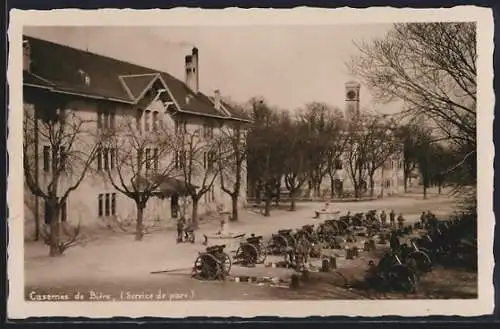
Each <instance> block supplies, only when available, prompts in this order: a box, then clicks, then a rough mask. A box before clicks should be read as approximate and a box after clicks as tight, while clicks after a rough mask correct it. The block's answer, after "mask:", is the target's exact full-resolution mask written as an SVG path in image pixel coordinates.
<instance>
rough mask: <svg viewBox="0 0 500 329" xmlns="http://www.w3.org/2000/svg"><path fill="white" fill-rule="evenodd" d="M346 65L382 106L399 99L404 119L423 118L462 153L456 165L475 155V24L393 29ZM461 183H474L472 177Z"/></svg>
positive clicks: (468, 162)
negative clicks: (409, 116) (410, 117)
mask: <svg viewBox="0 0 500 329" xmlns="http://www.w3.org/2000/svg"><path fill="white" fill-rule="evenodd" d="M358 48H359V50H360V52H361V55H359V56H357V57H355V58H353V59H352V61H351V63H350V64H349V66H350V68H351V69H352V71H353V73H354V74H355V75H357V76H358V77H360V78H362V79H363V80H364V81H365V82H366V84H367V85H368V87H369V88H370V89H371V90H372V91H373V93H374V94H375V96H376V98H377V99H378V100H380V101H384V102H387V101H392V100H394V99H400V100H402V101H404V103H405V105H406V112H405V113H406V114H408V115H411V116H420V115H423V116H424V117H426V118H427V119H428V121H430V122H432V123H433V124H434V125H435V127H436V128H438V129H439V131H440V136H439V137H443V138H446V139H447V140H448V141H449V143H451V144H454V145H456V147H457V150H460V151H462V154H461V158H460V159H459V160H457V164H460V166H452V167H451V168H455V169H459V168H460V167H461V166H472V167H473V166H474V163H475V162H474V160H475V157H476V156H475V154H476V145H477V144H476V88H477V84H476V76H477V70H476V61H477V52H476V24H475V23H472V22H471V23H469V22H467V23H447V22H446V23H405V24H395V25H394V26H393V29H392V30H391V31H390V32H389V33H388V34H387V35H386V36H385V37H384V38H382V39H376V40H373V41H371V42H365V43H362V44H360V45H359V46H358ZM464 172H465V173H467V174H468V175H469V176H467V177H466V178H467V179H463V180H462V182H461V183H464V184H474V183H475V181H476V172H475V171H473V170H465V171H464Z"/></svg>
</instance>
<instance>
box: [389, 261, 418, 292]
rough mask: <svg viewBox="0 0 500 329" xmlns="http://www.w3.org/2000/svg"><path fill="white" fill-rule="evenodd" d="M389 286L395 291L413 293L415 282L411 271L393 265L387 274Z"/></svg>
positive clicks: (401, 266)
mask: <svg viewBox="0 0 500 329" xmlns="http://www.w3.org/2000/svg"><path fill="white" fill-rule="evenodd" d="M388 279H389V285H390V287H391V288H392V289H394V290H396V291H403V292H407V293H414V292H415V291H416V288H417V287H416V286H417V280H416V277H415V274H414V273H413V271H412V270H411V269H410V268H409V267H408V266H405V265H400V264H397V265H394V266H392V267H391V268H390V269H389V272H388Z"/></svg>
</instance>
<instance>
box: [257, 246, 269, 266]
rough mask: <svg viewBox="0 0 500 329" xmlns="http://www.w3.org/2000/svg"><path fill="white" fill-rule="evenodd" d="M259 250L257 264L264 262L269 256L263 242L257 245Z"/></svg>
mask: <svg viewBox="0 0 500 329" xmlns="http://www.w3.org/2000/svg"><path fill="white" fill-rule="evenodd" d="M257 250H258V251H259V253H258V254H257V264H263V263H264V261H265V260H266V258H267V250H266V247H265V246H264V244H263V243H262V242H260V243H259V246H258V247H257Z"/></svg>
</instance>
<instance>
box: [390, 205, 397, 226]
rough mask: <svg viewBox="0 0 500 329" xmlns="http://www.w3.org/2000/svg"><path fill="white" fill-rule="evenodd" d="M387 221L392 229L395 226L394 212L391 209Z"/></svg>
mask: <svg viewBox="0 0 500 329" xmlns="http://www.w3.org/2000/svg"><path fill="white" fill-rule="evenodd" d="M389 220H390V224H391V226H392V227H394V226H396V213H395V212H394V209H392V210H391V212H390V213H389Z"/></svg>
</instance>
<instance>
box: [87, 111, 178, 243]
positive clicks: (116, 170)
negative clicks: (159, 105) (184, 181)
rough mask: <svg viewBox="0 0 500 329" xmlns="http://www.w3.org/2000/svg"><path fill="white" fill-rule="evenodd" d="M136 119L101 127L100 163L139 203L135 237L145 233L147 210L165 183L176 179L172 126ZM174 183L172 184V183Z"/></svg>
mask: <svg viewBox="0 0 500 329" xmlns="http://www.w3.org/2000/svg"><path fill="white" fill-rule="evenodd" d="M138 119H139V118H137V119H133V118H128V117H124V118H122V119H121V120H120V121H119V122H118V124H116V125H115V126H113V127H109V129H103V130H102V136H101V138H102V143H101V147H100V148H99V149H98V153H97V157H96V158H97V161H98V163H97V166H98V170H101V171H102V173H103V174H104V175H105V177H106V179H107V180H108V181H109V182H110V183H111V185H112V186H113V187H114V188H115V189H116V190H117V191H119V192H120V193H122V194H123V195H125V196H126V197H128V198H130V199H132V200H133V201H134V203H135V206H136V215H137V217H136V230H135V239H136V240H138V241H139V240H142V238H143V236H144V210H145V209H146V206H147V203H148V201H149V200H150V198H151V197H152V196H153V195H154V194H155V193H159V192H161V191H160V190H159V189H160V187H162V185H164V184H166V185H168V184H169V182H171V180H172V179H175V172H174V169H175V167H174V159H175V158H174V155H175V152H174V151H175V144H176V139H175V137H174V134H173V127H170V126H168V125H167V124H166V123H160V122H159V121H156V118H155V121H154V122H151V124H149V123H147V124H146V126H145V127H143V126H142V125H141V124H140V121H137V120H138ZM170 185H172V184H170Z"/></svg>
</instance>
